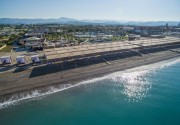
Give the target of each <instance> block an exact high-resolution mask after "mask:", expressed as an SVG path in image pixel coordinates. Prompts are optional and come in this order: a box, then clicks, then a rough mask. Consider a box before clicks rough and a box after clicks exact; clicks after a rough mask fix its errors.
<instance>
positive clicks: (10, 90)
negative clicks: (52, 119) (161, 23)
mask: <svg viewBox="0 0 180 125" xmlns="http://www.w3.org/2000/svg"><path fill="white" fill-rule="evenodd" d="M179 56H180V47H179V46H175V47H168V48H167V47H166V48H163V49H157V50H153V51H152V50H139V51H138V52H133V51H132V52H123V53H118V54H114V55H110V56H106V57H98V58H97V57H96V58H92V59H88V60H76V61H70V62H63V63H62V62H60V63H56V64H51V65H43V66H38V67H34V68H30V69H26V70H19V69H18V68H17V69H15V70H14V71H10V72H4V73H1V75H0V83H1V84H0V97H1V101H2V99H3V98H4V97H6V96H7V97H8V96H11V95H12V94H15V93H21V92H24V91H31V90H34V89H41V90H43V91H46V88H47V87H49V86H54V87H56V86H58V85H61V84H69V83H70V84H76V83H78V82H80V81H83V80H87V79H91V78H95V77H100V76H103V75H105V74H109V73H112V72H116V71H121V70H125V69H130V68H134V67H138V66H142V65H146V64H151V63H155V62H159V61H163V60H167V59H170V58H175V57H179Z"/></svg>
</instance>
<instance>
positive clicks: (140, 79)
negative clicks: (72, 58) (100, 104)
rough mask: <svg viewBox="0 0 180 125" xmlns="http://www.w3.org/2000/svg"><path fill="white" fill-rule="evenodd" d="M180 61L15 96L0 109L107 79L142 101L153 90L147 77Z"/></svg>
mask: <svg viewBox="0 0 180 125" xmlns="http://www.w3.org/2000/svg"><path fill="white" fill-rule="evenodd" d="M179 62H180V59H179V58H178V59H177V58H176V59H171V60H168V61H162V62H159V63H155V64H150V65H145V66H141V67H136V68H132V69H127V70H124V71H119V72H115V73H111V74H108V75H105V76H103V77H99V78H93V79H89V80H86V81H82V82H79V83H77V84H73V85H72V84H65V85H59V86H58V87H56V88H55V87H49V88H47V90H46V91H45V92H44V91H43V92H42V91H41V90H34V91H31V92H26V93H21V94H18V95H13V96H12V97H11V98H9V99H8V100H5V101H4V102H1V103H0V109H2V108H5V107H7V106H10V105H15V104H17V103H19V102H21V101H22V100H28V99H38V98H40V97H43V96H45V95H49V94H52V93H57V92H60V91H64V90H67V89H70V88H73V87H77V86H81V85H86V84H90V83H96V82H98V81H102V80H105V79H109V80H113V81H115V82H117V83H120V85H121V86H123V87H124V90H123V94H125V95H126V96H127V97H129V98H133V99H134V98H138V99H142V98H143V97H145V96H146V93H147V92H148V91H149V89H151V83H150V82H149V81H148V80H146V76H147V75H149V74H150V73H153V72H155V71H156V70H157V69H159V68H164V67H167V66H171V65H174V64H176V63H179Z"/></svg>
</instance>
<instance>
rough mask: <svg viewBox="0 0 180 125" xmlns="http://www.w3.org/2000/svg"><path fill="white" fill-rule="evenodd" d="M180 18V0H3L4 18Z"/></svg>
mask: <svg viewBox="0 0 180 125" xmlns="http://www.w3.org/2000/svg"><path fill="white" fill-rule="evenodd" d="M60 17H68V18H75V19H91V20H115V21H180V0H0V18H31V19H32V18H44V19H47V18H60Z"/></svg>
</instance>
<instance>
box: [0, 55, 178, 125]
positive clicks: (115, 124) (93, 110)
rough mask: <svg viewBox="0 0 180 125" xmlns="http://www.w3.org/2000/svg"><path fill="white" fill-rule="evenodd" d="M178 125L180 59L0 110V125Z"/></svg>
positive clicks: (59, 90) (34, 96) (19, 101)
mask: <svg viewBox="0 0 180 125" xmlns="http://www.w3.org/2000/svg"><path fill="white" fill-rule="evenodd" d="M53 124H56V125H57V124H58V125H180V59H177V58H176V59H171V60H167V61H163V62H159V63H156V64H151V65H146V66H142V67H138V68H133V69H130V70H125V71H121V72H115V73H112V74H109V75H105V76H103V77H100V78H94V79H90V80H86V81H83V82H80V83H78V84H76V85H66V86H63V87H62V86H61V88H51V89H50V90H49V91H48V92H46V93H39V92H38V91H35V92H32V93H31V94H24V95H23V96H22V97H20V98H18V99H15V98H14V99H11V100H7V101H6V102H4V103H1V104H0V125H53Z"/></svg>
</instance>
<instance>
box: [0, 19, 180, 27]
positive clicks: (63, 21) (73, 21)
mask: <svg viewBox="0 0 180 125" xmlns="http://www.w3.org/2000/svg"><path fill="white" fill-rule="evenodd" d="M47 23H58V24H76V25H89V24H92V25H147V26H161V25H166V23H168V24H169V25H171V26H177V25H178V24H179V23H180V21H179V22H178V21H155V22H136V21H131V22H125V21H107V20H77V19H72V18H66V17H61V18H59V19H17V18H0V24H47Z"/></svg>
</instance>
